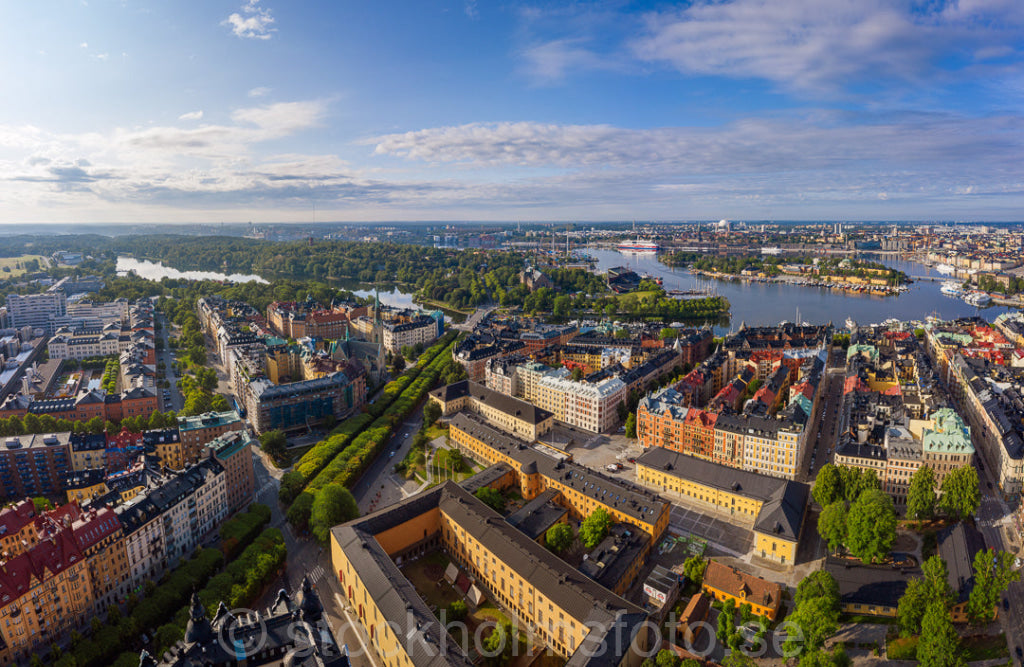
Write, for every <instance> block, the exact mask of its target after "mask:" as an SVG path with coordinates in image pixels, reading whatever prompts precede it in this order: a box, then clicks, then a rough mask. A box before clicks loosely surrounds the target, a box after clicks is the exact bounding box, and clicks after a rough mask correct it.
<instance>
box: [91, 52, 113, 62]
mask: <svg viewBox="0 0 1024 667" xmlns="http://www.w3.org/2000/svg"><path fill="white" fill-rule="evenodd" d="M93 58H95V59H96V60H99V61H101V62H106V61H107V59H109V58H110V54H109V53H97V54H96V55H94V56H93Z"/></svg>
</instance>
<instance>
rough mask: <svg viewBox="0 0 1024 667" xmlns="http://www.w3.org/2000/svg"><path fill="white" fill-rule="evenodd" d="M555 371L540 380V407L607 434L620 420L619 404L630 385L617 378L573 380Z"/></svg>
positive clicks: (538, 393)
mask: <svg viewBox="0 0 1024 667" xmlns="http://www.w3.org/2000/svg"><path fill="white" fill-rule="evenodd" d="M561 371H563V372H559V371H554V372H551V373H549V374H547V375H545V376H544V377H542V378H540V380H539V381H538V382H537V396H536V399H535V400H534V404H535V405H537V407H539V408H542V409H544V410H548V411H549V412H553V413H554V415H555V419H557V420H559V421H562V422H565V423H566V424H569V425H570V426H576V427H577V428H582V429H584V430H586V431H591V432H593V433H604V432H607V431H610V430H612V429H613V428H615V427H616V426H617V425H618V423H619V415H618V407H619V403H622V402H623V401H625V400H626V394H627V389H628V387H627V386H626V383H625V382H623V381H622V380H620V379H618V378H608V379H606V380H602V381H601V382H598V383H595V384H591V383H589V382H583V381H580V382H574V381H573V380H572V379H570V378H569V377H568V376H567V373H568V371H566V370H565V369H561Z"/></svg>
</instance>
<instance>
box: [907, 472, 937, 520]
mask: <svg viewBox="0 0 1024 667" xmlns="http://www.w3.org/2000/svg"><path fill="white" fill-rule="evenodd" d="M936 502H937V498H936V497H935V471H934V470H932V469H931V467H930V466H921V467H920V468H918V469H917V470H916V471H915V472H914V474H913V476H911V478H910V489H909V490H908V491H907V516H908V517H909V518H911V519H930V518H932V517H933V516H934V515H935V504H936Z"/></svg>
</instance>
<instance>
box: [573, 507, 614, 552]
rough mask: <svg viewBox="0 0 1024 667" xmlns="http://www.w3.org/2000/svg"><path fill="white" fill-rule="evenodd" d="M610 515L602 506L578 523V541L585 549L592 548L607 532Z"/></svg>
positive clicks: (610, 523)
mask: <svg viewBox="0 0 1024 667" xmlns="http://www.w3.org/2000/svg"><path fill="white" fill-rule="evenodd" d="M611 525H612V517H611V515H610V514H608V511H607V510H605V509H604V508H600V507H599V508H597V509H596V510H594V511H593V512H592V513H591V514H590V516H588V517H587V518H586V519H584V520H583V523H581V524H580V542H582V543H583V546H584V547H586V548H587V549H593V548H594V547H596V546H597V545H598V544H600V543H601V540H603V539H604V538H605V536H606V535H607V534H608V529H609V528H611Z"/></svg>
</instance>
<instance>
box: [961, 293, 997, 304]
mask: <svg viewBox="0 0 1024 667" xmlns="http://www.w3.org/2000/svg"><path fill="white" fill-rule="evenodd" d="M964 301H966V302H967V303H969V304H971V305H972V306H978V307H982V306H987V305H989V304H990V303H992V297H990V296H989V295H988V294H986V293H985V292H979V291H973V292H968V293H967V295H966V296H964Z"/></svg>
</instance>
